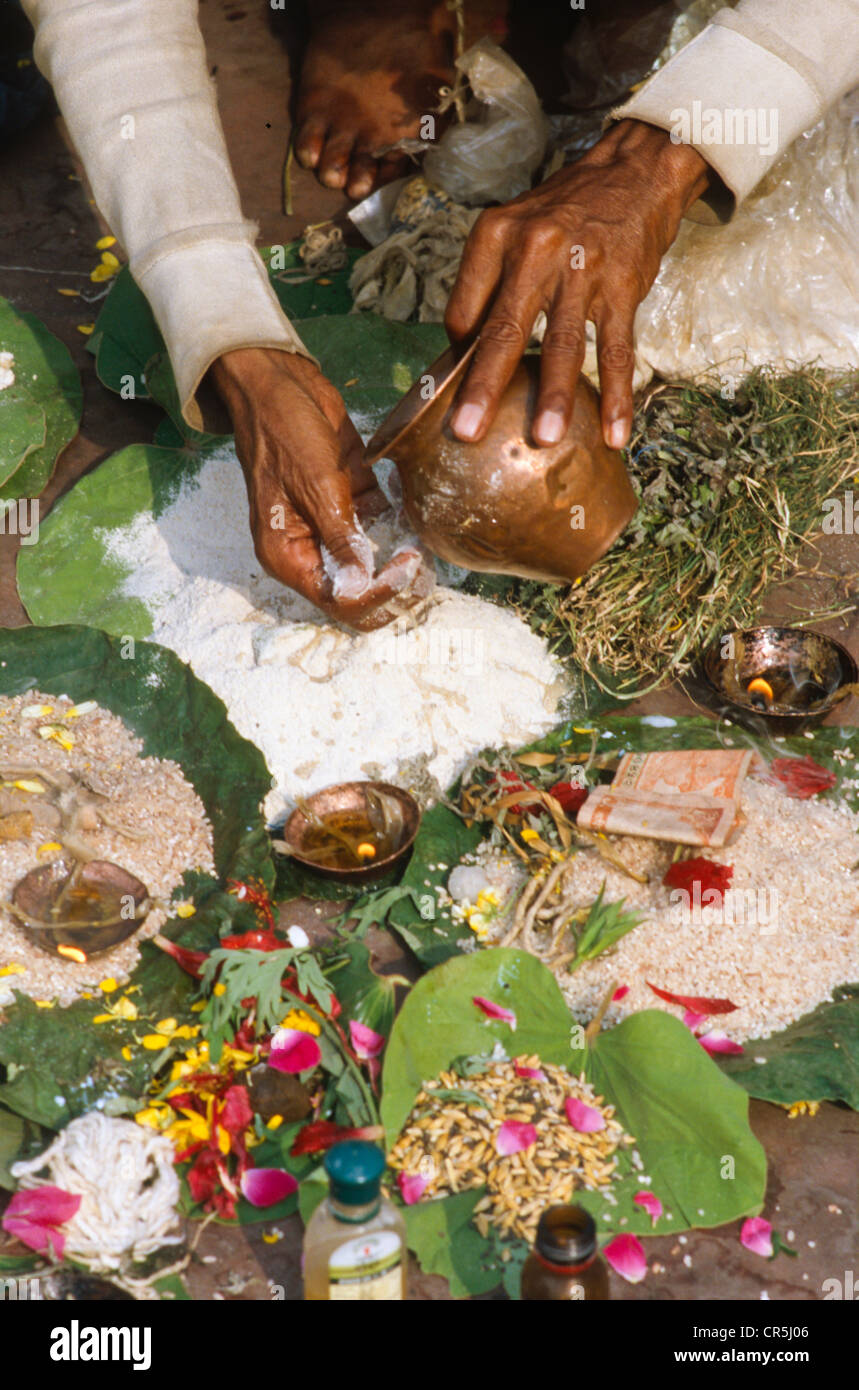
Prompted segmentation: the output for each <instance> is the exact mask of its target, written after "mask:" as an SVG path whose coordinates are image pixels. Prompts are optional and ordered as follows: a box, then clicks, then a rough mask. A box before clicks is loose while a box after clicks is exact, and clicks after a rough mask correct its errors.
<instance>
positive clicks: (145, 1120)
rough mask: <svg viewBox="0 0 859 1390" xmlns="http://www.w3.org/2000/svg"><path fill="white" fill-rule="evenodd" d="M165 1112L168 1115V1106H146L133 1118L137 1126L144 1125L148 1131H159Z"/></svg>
mask: <svg viewBox="0 0 859 1390" xmlns="http://www.w3.org/2000/svg"><path fill="white" fill-rule="evenodd" d="M165 1111H167V1113H168V1114H169V1113H170V1107H169V1105H164V1106H158V1105H148V1106H147V1107H146V1108H145V1109H144V1110H138V1111H137V1113H136V1115H135V1116H134V1118H135V1120H136V1121H137V1123H138V1124H139V1125H144V1126H146V1127H147V1128H149V1129H160V1128H161V1123H162V1120H163V1119H164V1112H165Z"/></svg>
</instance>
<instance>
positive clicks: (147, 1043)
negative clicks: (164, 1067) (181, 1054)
mask: <svg viewBox="0 0 859 1390" xmlns="http://www.w3.org/2000/svg"><path fill="white" fill-rule="evenodd" d="M140 1041H141V1042H142V1044H143V1046H144V1047H145V1048H146V1051H147V1052H158V1050H159V1049H160V1048H162V1047H167V1046H168V1045H169V1042H170V1039H169V1038H163V1037H161V1035H160V1034H159V1033H147V1034H146V1036H145V1037H143V1038H141V1039H140Z"/></svg>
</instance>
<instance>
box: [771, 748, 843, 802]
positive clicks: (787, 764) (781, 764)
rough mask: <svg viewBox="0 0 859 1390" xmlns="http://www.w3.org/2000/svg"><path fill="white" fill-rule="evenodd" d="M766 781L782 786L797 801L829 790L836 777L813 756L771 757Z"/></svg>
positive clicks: (835, 781)
mask: <svg viewBox="0 0 859 1390" xmlns="http://www.w3.org/2000/svg"><path fill="white" fill-rule="evenodd" d="M766 781H768V782H774V783H777V784H778V785H779V786H781V787H783V788H784V790H785V792H786V793H787V795H788V796H792V797H795V798H796V799H797V800H799V801H807V800H808V798H809V797H812V796H817V794H818V793H819V792H826V791H829V789H830V787H834V786H835V785H836V784H837V782H838V778H837V777H836V776H835V773H834V772H830V771H829V769H828V768H826V767H821V766H820V763H816V762H815V761H814V759H813V758H809V757H807V756H806V757H802V758H773V760H772V762H771V763H770V766H769V774H768V776H767V778H766Z"/></svg>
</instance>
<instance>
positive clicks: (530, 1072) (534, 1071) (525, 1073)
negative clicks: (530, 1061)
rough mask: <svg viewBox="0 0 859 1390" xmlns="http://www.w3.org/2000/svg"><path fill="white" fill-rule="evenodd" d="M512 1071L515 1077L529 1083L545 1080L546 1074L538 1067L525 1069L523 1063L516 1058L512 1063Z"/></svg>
mask: <svg viewBox="0 0 859 1390" xmlns="http://www.w3.org/2000/svg"><path fill="white" fill-rule="evenodd" d="M513 1070H514V1071H515V1073H516V1075H517V1076H522V1077H525V1078H526V1079H527V1080H529V1081H545V1079H546V1073H545V1072H544V1071H541V1070H540V1068H539V1067H526V1065H525V1063H524V1062H520V1061H519V1060H518V1058H517V1059H516V1060H515V1061H514V1063H513Z"/></svg>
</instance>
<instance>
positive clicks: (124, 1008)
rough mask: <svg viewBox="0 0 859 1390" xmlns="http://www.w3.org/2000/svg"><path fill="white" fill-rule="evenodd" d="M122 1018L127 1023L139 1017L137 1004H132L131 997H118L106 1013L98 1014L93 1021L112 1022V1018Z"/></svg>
mask: <svg viewBox="0 0 859 1390" xmlns="http://www.w3.org/2000/svg"><path fill="white" fill-rule="evenodd" d="M117 1018H122V1019H125V1021H126V1022H127V1023H133V1022H134V1020H135V1019H136V1018H137V1005H136V1004H132V1002H131V1000H130V999H126V998H125V997H124V996H122V997H120V998H119V999H117V1001H116V1003H115V1004H110V1005H109V1006H108V1010H107V1013H106V1014H96V1016H95V1018H94V1019H93V1023H110V1022H111V1020H113V1019H117Z"/></svg>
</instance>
